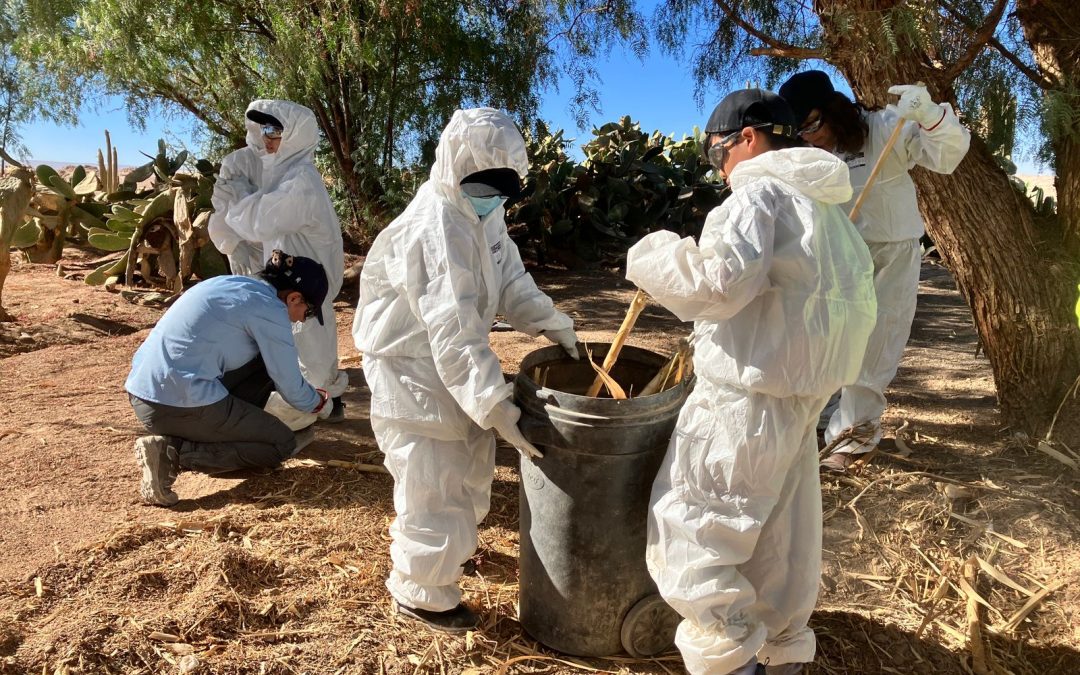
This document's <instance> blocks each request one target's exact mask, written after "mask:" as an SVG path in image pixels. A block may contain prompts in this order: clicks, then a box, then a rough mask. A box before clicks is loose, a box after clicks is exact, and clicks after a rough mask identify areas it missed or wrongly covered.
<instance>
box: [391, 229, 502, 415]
mask: <svg viewBox="0 0 1080 675" xmlns="http://www.w3.org/2000/svg"><path fill="white" fill-rule="evenodd" d="M455 243H458V242H457V241H456V240H455V239H454V238H453V237H451V236H442V237H441V238H435V237H432V238H426V239H425V240H424V241H423V242H417V244H416V245H415V246H414V247H413V249H412V250H411V251H410V252H409V254H408V259H407V261H406V265H407V271H406V274H407V275H408V277H409V279H408V281H407V283H406V288H407V292H408V294H409V304H410V305H411V306H412V307H413V312H414V313H415V314H416V316H417V317H418V318H419V319H420V322H421V323H422V324H423V325H424V328H425V329H426V331H427V334H428V341H429V343H430V345H431V354H432V357H433V358H434V361H435V370H436V371H437V372H438V374H439V379H441V380H442V382H443V385H444V386H445V387H446V389H447V390H448V391H449V392H450V395H451V396H453V397H454V400H455V401H456V402H457V404H458V405H459V406H461V409H462V410H464V411H465V413H466V414H467V415H468V416H469V417H470V418H472V420H473V421H474V422H476V423H477V424H479V425H480V426H485V427H489V426H490V424H486V421H487V417H488V414H489V413H490V412H491V410H492V408H494V407H495V406H496V404H498V403H499V402H500V401H502V400H503V399H506V398H508V397H509V396H510V395H511V392H512V385H510V384H508V383H506V381H505V380H504V378H503V373H502V367H501V366H500V364H499V358H498V357H497V356H496V355H495V352H493V351H492V350H491V345H490V343H489V342H488V333H489V331H490V329H491V326H490V325H488V324H485V323H484V321H483V320H482V319H481V317H480V313H479V311H478V310H477V303H478V302H479V300H478V297H479V288H478V287H477V283H476V270H478V269H479V268H480V261H479V260H477V259H476V255H475V253H470V252H469V251H467V250H464V249H461V250H459V249H457V248H455Z"/></svg>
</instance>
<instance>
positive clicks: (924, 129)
mask: <svg viewBox="0 0 1080 675" xmlns="http://www.w3.org/2000/svg"><path fill="white" fill-rule="evenodd" d="M947 114H949V111H947V110H945V109H942V110H941V117H940V118H939V119H938V121H937V122H934V125H933V126H930V127H923V125H922V124H920V125H919V126H920V127H922V129H923V131H933V130H934V129H937V128H938V127H939V126H941V123H942V122H944V121H945V115H947Z"/></svg>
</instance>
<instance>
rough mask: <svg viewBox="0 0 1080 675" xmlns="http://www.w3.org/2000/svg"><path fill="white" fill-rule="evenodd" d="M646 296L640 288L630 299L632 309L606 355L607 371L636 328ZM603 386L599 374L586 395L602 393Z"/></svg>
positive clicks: (627, 312) (609, 370)
mask: <svg viewBox="0 0 1080 675" xmlns="http://www.w3.org/2000/svg"><path fill="white" fill-rule="evenodd" d="M646 298H647V296H646V295H645V291H643V290H641V289H640V288H639V289H638V292H637V293H635V294H634V299H633V300H631V301H630V309H628V310H627V311H626V318H624V319H623V322H622V325H621V326H619V332H618V333H616V334H615V339H614V340H612V341H611V347H610V348H609V349H608V352H607V356H605V357H604V372H605V373H610V372H611V368H612V366H614V365H615V361H616V360H618V358H619V352H621V351H622V348H623V343H624V342H626V337H627V336H628V335H630V331H631V330H633V329H634V324H635V323H637V319H638V316H639V315H640V314H641V312H642V310H644V309H645V303H646ZM602 386H604V379H603V378H602V377H601V376H600V375H599V374H597V376H596V379H595V380H593V383H592V386H591V387H589V391H588V392H587V393H586V394H585V395H586V396H591V397H595V396H596V395H597V394H599V393H600V387H602Z"/></svg>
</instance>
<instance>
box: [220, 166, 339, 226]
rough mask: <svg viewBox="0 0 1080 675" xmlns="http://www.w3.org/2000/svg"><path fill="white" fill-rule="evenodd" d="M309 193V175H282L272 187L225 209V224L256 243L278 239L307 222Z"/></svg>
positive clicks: (311, 192) (306, 224)
mask: <svg viewBox="0 0 1080 675" xmlns="http://www.w3.org/2000/svg"><path fill="white" fill-rule="evenodd" d="M319 187H321V186H319ZM312 194H313V189H312V186H311V183H310V177H309V176H307V175H306V174H305V173H300V174H297V175H295V176H291V177H289V178H286V179H285V180H284V181H282V182H281V183H280V184H278V186H277V187H276V188H274V189H272V190H269V191H265V190H259V191H258V192H255V193H254V194H251V195H248V196H247V197H244V198H243V199H241V200H240V201H238V202H237V203H236V204H234V205H233V207H232V208H231V209H229V212H228V213H227V214H226V215H225V223H226V224H227V225H228V226H229V227H230V228H232V230H233V231H234V232H236V233H237V234H238V235H240V238H241V239H247V240H248V241H259V242H263V241H272V240H275V239H280V238H282V237H283V236H285V235H287V234H290V233H294V232H298V231H300V230H302V229H304V228H305V227H307V226H308V224H309V223H310V222H311V218H310V213H309V211H310V206H311V205H312V204H313V203H314V201H313V200H312V199H310V197H311V195H312Z"/></svg>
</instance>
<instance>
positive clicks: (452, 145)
mask: <svg viewBox="0 0 1080 675" xmlns="http://www.w3.org/2000/svg"><path fill="white" fill-rule="evenodd" d="M495 168H511V169H514V170H515V171H516V172H517V173H518V175H519V176H522V177H524V176H525V174H526V172H527V171H528V158H527V156H526V153H525V143H524V140H523V139H522V137H521V134H520V133H519V132H518V130H517V128H516V127H515V126H514V123H513V121H512V120H511V119H510V118H508V117H507V116H506V115H505V114H503V113H501V112H498V111H496V110H493V109H491V108H479V109H473V110H458V111H457V112H455V113H454V115H453V117H452V118H451V120H450V123H449V124H448V125H447V127H446V129H445V130H444V131H443V133H442V137H441V138H440V139H439V145H438V147H437V148H436V150H435V164H434V165H433V166H432V168H431V177H430V180H428V181H427V182H425V183H424V184H423V185H422V186H421V187H420V189H419V191H418V192H417V194H416V197H415V198H414V199H413V200H412V202H411V203H410V204H409V206H408V207H407V208H406V209H405V211H404V213H402V214H401V215H400V216H398V217H397V218H396V219H395V220H394V221H393V222H392V223H390V225H389V226H388V227H387V228H386V229H385V230H383V232H381V233H380V234H379V236H378V238H376V240H375V244H374V245H373V246H372V248H371V251H370V252H369V253H368V256H367V260H366V261H365V263H364V269H363V272H362V273H361V275H360V304H359V307H358V308H357V311H356V319H355V321H354V323H353V337H354V339H355V340H356V346H357V347H358V348H359V349H360V351H361V352H363V354H364V375H365V376H366V378H367V383H368V387H369V388H370V389H371V426H372V429H373V430H374V431H375V438H376V440H377V441H378V443H379V448H380V449H381V450H382V451H383V453H385V455H386V460H385V461H386V467H387V469H389V471H390V473H391V475H393V477H394V510H395V511H396V512H397V518H396V519H395V520H394V522H393V524H392V525H391V526H390V534H391V537H392V539H393V541H392V543H391V545H390V554H391V558H392V559H393V562H394V568H393V570H392V571H391V572H390V576H389V578H388V580H387V582H386V586H387V588H388V589H389V590H390V593H391V595H393V597H394V599H395V600H397V601H398V602H399V603H401V604H404V605H406V606H409V607H415V608H419V609H427V610H432V611H444V610H449V609H453V608H454V607H456V606H457V604H458V603H459V602H460V601H461V591H460V589H459V588H458V586H457V581H458V578H459V577H460V575H461V571H462V565H463V564H464V563H465V562H466V560H468V558H469V556H471V555H472V554H473V552H474V551H475V550H476V545H477V525H478V524H479V523H480V521H481V520H483V518H484V516H486V515H487V512H488V506H489V501H490V498H491V481H492V478H493V474H494V465H495V439H494V436H493V434H492V432H491V431H490V428H491V426H492V424H491V423H490V422H489V421H488V417H489V415H490V414H491V412H492V409H493V408H495V406H496V405H497V404H499V403H500V402H501V401H503V400H505V399H508V398H509V397H510V396H511V393H512V385H510V384H508V383H506V382H505V380H504V378H503V373H502V370H501V368H500V366H499V359H498V357H497V356H496V355H495V353H494V352H493V351H492V350H491V346H490V344H489V342H488V332H489V330H490V328H491V325H492V320H493V319H494V317H495V314H496V313H501V314H503V315H505V317H506V319H507V320H508V321H509V322H510V324H511V325H512V326H513V327H514V328H515V329H516V330H518V331H521V332H523V333H527V334H529V335H534V336H535V335H537V334H539V333H540V332H541V331H546V330H548V331H550V330H561V329H567V328H571V327H572V326H573V321H571V320H570V318H569V317H567V316H566V315H565V314H562V313H560V312H557V311H556V310H555V308H554V307H553V306H552V303H551V300H550V299H549V298H548V297H547V296H546V295H544V294H543V293H542V292H540V290H539V289H537V287H536V284H535V283H534V282H533V280H532V277H531V276H529V274H528V273H527V272H526V271H525V267H524V265H523V264H522V262H521V256H520V255H519V253H518V249H517V246H515V245H514V242H513V241H511V240H510V237H509V236H508V235H507V233H506V223H505V221H504V214H505V212H504V210H503V208H502V207H499V208H497V209H495V210H494V211H493V212H491V213H490V214H488V215H487V216H485V217H484V218H483V219H482V220H481V219H480V218H478V217H477V215H476V211H475V210H474V209H473V207H472V206H471V204H470V203H469V202H468V201H467V199H466V198H465V196H464V194H463V193H462V191H461V188H460V187H459V184H460V182H461V179H463V178H465V177H466V176H468V175H469V174H472V173H475V172H477V171H482V170H485V169H495Z"/></svg>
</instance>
